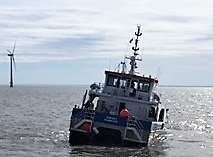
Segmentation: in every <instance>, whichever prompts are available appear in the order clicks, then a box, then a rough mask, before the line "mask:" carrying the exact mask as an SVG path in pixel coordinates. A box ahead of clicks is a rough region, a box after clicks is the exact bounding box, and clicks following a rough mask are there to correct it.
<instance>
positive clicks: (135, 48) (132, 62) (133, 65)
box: [126, 25, 142, 75]
mask: <svg viewBox="0 0 213 157" xmlns="http://www.w3.org/2000/svg"><path fill="white" fill-rule="evenodd" d="M137 27H138V30H137V32H135V36H136V39H135V45H134V46H133V47H132V50H133V51H134V52H133V55H132V56H129V57H126V58H127V59H129V60H130V63H129V64H130V66H131V67H130V70H129V74H131V75H134V74H135V69H136V68H137V63H136V61H142V59H141V58H137V56H138V55H139V54H138V53H137V51H138V50H139V47H138V41H139V39H138V38H139V37H140V36H141V35H142V33H141V32H140V29H141V26H140V25H138V26H137ZM131 41H133V39H131V40H130V42H131Z"/></svg>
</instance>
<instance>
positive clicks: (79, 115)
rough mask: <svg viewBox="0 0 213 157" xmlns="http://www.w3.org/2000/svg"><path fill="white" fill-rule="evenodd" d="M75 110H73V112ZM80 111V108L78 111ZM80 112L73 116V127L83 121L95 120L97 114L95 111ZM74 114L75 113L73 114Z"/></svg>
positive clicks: (85, 110) (83, 110)
mask: <svg viewBox="0 0 213 157" xmlns="http://www.w3.org/2000/svg"><path fill="white" fill-rule="evenodd" d="M74 110H75V108H74V109H73V111H74ZM76 110H78V108H77V109H76ZM79 110H80V111H79V112H78V113H76V114H74V115H72V116H71V126H74V125H76V124H78V123H79V122H80V121H81V120H83V119H88V120H92V121H93V119H94V116H95V113H94V110H87V109H79ZM72 114H73V113H72Z"/></svg>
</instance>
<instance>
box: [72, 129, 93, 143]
mask: <svg viewBox="0 0 213 157" xmlns="http://www.w3.org/2000/svg"><path fill="white" fill-rule="evenodd" d="M90 136H91V134H90V133H84V132H80V131H74V130H70V136H69V143H70V144H71V145H87V144H89V142H90Z"/></svg>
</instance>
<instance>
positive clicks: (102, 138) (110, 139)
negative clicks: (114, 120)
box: [93, 128, 123, 146]
mask: <svg viewBox="0 0 213 157" xmlns="http://www.w3.org/2000/svg"><path fill="white" fill-rule="evenodd" d="M98 130H99V133H98V134H97V135H95V136H94V138H93V139H94V140H93V143H95V144H96V145H109V146H112V145H122V144H123V142H122V139H121V133H120V131H117V130H114V129H107V128H99V129H98Z"/></svg>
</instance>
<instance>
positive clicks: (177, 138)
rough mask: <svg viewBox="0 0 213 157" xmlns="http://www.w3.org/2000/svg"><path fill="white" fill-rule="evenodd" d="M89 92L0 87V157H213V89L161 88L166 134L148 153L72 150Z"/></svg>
mask: <svg viewBox="0 0 213 157" xmlns="http://www.w3.org/2000/svg"><path fill="white" fill-rule="evenodd" d="M86 88H88V87H87V86H77V85H73V86H46V85H42V86H18V85H17V86H15V87H14V88H9V87H8V86H0V157H49V156H51V157H58V156H61V157H141V156H142V157H213V88H211V87H159V92H160V93H161V102H162V103H163V104H165V105H166V106H167V108H169V112H168V113H169V114H168V122H167V124H166V126H165V127H166V128H165V130H164V131H162V132H161V134H160V135H159V136H156V137H155V138H153V139H152V140H150V143H149V145H148V146H147V147H136V148H135V147H104V146H90V145H84V146H70V145H69V142H68V137H69V122H70V115H71V110H72V108H73V107H74V105H75V104H81V101H82V96H83V94H84V92H85V89H86Z"/></svg>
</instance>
